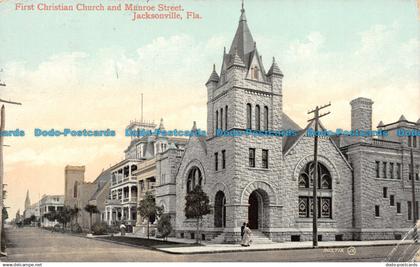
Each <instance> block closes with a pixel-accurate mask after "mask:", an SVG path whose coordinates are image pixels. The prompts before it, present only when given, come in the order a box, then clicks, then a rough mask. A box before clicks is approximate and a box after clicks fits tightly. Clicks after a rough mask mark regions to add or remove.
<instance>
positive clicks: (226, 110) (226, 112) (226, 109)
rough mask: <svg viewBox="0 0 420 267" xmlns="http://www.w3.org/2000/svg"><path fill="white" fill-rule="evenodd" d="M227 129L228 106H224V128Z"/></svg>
mask: <svg viewBox="0 0 420 267" xmlns="http://www.w3.org/2000/svg"><path fill="white" fill-rule="evenodd" d="M227 129H228V106H226V107H225V130H227Z"/></svg>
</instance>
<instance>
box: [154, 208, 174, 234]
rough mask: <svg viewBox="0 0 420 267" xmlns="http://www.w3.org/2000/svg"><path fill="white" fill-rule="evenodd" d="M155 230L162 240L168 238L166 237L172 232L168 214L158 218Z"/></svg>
mask: <svg viewBox="0 0 420 267" xmlns="http://www.w3.org/2000/svg"><path fill="white" fill-rule="evenodd" d="M157 229H158V231H159V234H160V235H161V237H162V238H165V239H167V238H168V236H169V235H170V234H171V232H172V230H173V229H172V224H171V216H170V215H169V214H163V215H162V216H160V218H159V221H158V224H157Z"/></svg>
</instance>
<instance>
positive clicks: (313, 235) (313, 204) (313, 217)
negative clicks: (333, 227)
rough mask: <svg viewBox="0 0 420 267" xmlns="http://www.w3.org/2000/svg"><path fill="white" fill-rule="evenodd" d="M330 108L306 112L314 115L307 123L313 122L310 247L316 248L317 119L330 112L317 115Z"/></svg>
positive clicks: (325, 106) (317, 107) (318, 108)
mask: <svg viewBox="0 0 420 267" xmlns="http://www.w3.org/2000/svg"><path fill="white" fill-rule="evenodd" d="M329 106H331V103H329V104H328V105H324V106H322V107H319V106H316V108H315V109H314V110H311V111H309V112H308V114H311V113H314V117H313V118H312V119H310V120H308V122H312V121H315V136H314V172H313V176H312V179H313V183H312V186H313V194H312V247H313V248H316V247H318V197H317V196H318V124H319V119H320V118H322V117H324V116H327V115H328V114H330V112H327V113H324V114H321V115H320V114H319V111H320V110H321V109H324V108H327V107H329Z"/></svg>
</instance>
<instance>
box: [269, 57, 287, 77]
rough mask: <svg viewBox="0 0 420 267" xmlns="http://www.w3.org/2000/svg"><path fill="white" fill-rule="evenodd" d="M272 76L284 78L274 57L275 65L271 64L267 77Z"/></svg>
mask: <svg viewBox="0 0 420 267" xmlns="http://www.w3.org/2000/svg"><path fill="white" fill-rule="evenodd" d="M272 74H278V75H282V76H283V72H281V70H280V68H279V65H277V62H276V59H275V58H274V57H273V64H271V68H270V69H269V70H268V73H267V75H268V76H270V75H272Z"/></svg>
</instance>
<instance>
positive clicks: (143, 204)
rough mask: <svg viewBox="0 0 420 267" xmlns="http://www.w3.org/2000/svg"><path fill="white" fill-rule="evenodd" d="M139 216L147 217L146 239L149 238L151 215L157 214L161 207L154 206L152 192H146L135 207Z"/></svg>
mask: <svg viewBox="0 0 420 267" xmlns="http://www.w3.org/2000/svg"><path fill="white" fill-rule="evenodd" d="M137 209H138V211H139V214H140V216H141V217H143V218H146V219H147V239H149V228H150V220H151V219H152V218H153V217H157V216H159V215H160V214H161V213H162V211H163V208H162V207H158V206H156V202H155V198H154V197H153V195H152V193H150V192H146V194H145V196H144V198H143V199H142V200H140V202H139V207H138V208H137Z"/></svg>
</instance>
